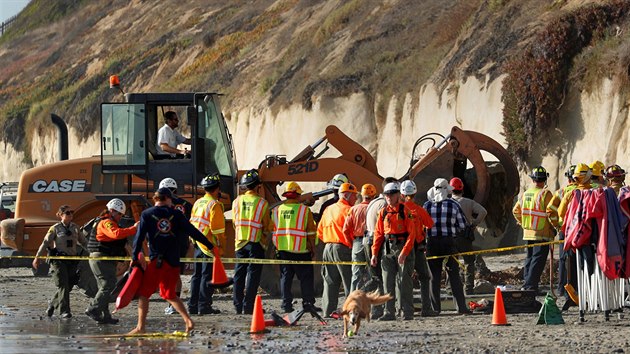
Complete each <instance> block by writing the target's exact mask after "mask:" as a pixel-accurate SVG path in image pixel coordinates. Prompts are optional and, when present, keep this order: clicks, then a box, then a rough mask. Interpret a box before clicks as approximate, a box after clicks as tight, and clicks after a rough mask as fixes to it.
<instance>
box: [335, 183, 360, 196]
mask: <svg viewBox="0 0 630 354" xmlns="http://www.w3.org/2000/svg"><path fill="white" fill-rule="evenodd" d="M346 192H349V193H355V194H356V193H359V192H358V191H357V187H355V186H354V184H352V183H342V184H341V186H340V187H339V193H346Z"/></svg>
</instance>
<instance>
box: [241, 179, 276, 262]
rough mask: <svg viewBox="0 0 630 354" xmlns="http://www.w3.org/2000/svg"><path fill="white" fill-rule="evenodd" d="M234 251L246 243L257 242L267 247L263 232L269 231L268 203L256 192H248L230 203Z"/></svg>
mask: <svg viewBox="0 0 630 354" xmlns="http://www.w3.org/2000/svg"><path fill="white" fill-rule="evenodd" d="M232 215H233V223H234V231H235V235H234V244H235V249H237V250H238V249H241V248H243V247H244V246H245V245H246V244H247V243H248V242H259V243H260V244H261V245H262V246H263V248H266V247H267V239H266V237H265V232H268V231H271V218H270V216H269V203H268V202H267V201H266V200H265V199H264V198H263V197H261V196H259V195H258V194H257V193H256V192H254V191H252V190H248V191H247V192H245V193H244V194H243V195H240V196H238V198H236V199H235V200H234V202H233V203H232Z"/></svg>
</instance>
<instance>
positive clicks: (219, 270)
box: [208, 247, 234, 288]
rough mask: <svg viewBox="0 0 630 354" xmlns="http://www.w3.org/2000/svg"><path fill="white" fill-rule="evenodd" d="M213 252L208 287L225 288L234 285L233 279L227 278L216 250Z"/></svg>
mask: <svg viewBox="0 0 630 354" xmlns="http://www.w3.org/2000/svg"><path fill="white" fill-rule="evenodd" d="M213 250H214V264H213V265H212V281H210V283H209V284H208V285H210V286H212V287H213V288H227V287H228V286H230V285H232V284H234V279H232V278H228V277H227V274H225V268H224V267H223V262H221V257H220V256H219V252H218V250H217V248H216V247H215V248H214V249H213Z"/></svg>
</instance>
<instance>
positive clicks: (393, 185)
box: [383, 182, 400, 194]
mask: <svg viewBox="0 0 630 354" xmlns="http://www.w3.org/2000/svg"><path fill="white" fill-rule="evenodd" d="M395 193H400V184H398V182H390V183H387V184H386V185H385V188H383V194H395Z"/></svg>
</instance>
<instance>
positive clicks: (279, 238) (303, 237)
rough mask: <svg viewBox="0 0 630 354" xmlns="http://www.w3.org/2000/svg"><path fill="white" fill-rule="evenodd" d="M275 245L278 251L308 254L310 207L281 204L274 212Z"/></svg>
mask: <svg viewBox="0 0 630 354" xmlns="http://www.w3.org/2000/svg"><path fill="white" fill-rule="evenodd" d="M272 217H273V222H274V225H275V230H274V232H273V244H274V246H276V249H277V250H278V251H288V252H294V253H306V252H308V248H307V244H308V242H307V240H308V238H307V237H308V232H307V231H306V228H307V223H306V222H307V217H308V207H306V206H305V205H302V204H281V205H279V206H278V207H276V208H275V209H274V210H273V214H272Z"/></svg>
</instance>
